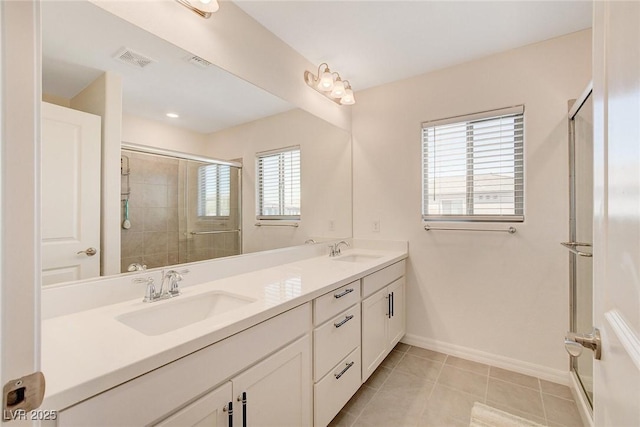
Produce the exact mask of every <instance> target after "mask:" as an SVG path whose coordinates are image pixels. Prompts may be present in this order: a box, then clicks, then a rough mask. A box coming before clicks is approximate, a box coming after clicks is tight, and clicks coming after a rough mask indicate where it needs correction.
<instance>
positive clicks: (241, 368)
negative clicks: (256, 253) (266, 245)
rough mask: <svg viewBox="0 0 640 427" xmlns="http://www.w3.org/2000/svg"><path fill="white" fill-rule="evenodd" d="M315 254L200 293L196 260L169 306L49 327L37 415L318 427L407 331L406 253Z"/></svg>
mask: <svg viewBox="0 0 640 427" xmlns="http://www.w3.org/2000/svg"><path fill="white" fill-rule="evenodd" d="M385 243H386V242H385ZM315 246H318V248H316V249H314V250H312V249H307V248H305V250H306V251H307V252H308V253H309V254H310V255H311V256H309V257H306V258H303V259H298V260H294V261H293V262H288V263H278V264H277V265H272V266H268V267H266V268H260V269H256V270H254V271H250V272H247V273H241V274H233V275H231V276H229V277H225V278H221V279H218V280H213V281H209V282H203V283H198V284H190V283H193V281H191V282H190V279H191V278H192V277H193V278H194V279H193V280H195V278H197V277H206V269H207V268H212V267H211V266H210V265H209V264H210V263H207V262H203V263H197V264H192V265H190V266H189V267H188V268H189V269H190V270H191V271H190V273H189V275H191V274H192V273H193V276H191V277H189V275H186V276H185V280H184V281H183V282H182V283H185V284H186V286H183V287H182V289H181V295H180V296H179V297H176V298H171V299H169V300H164V301H159V302H154V303H143V302H142V296H143V295H142V294H141V295H140V297H139V298H137V299H135V300H126V301H121V302H116V303H112V304H109V305H106V306H99V307H93V308H89V309H87V310H83V311H76V312H72V313H68V314H62V315H58V316H55V317H51V318H48V319H46V320H45V321H44V322H43V372H44V373H45V376H46V378H47V392H46V395H45V402H44V404H43V406H42V408H44V409H49V410H56V411H58V419H57V420H56V422H57V425H60V426H88V425H109V426H114V425H159V426H185V425H201V424H200V423H202V422H207V421H211V423H208V424H207V425H209V424H212V425H236V426H239V425H249V426H251V425H295V426H301V425H316V426H324V425H326V424H328V423H329V422H330V421H331V419H333V417H334V416H335V415H336V414H337V413H338V412H339V411H340V409H341V408H342V407H343V406H344V404H345V403H346V402H347V401H348V400H349V399H350V398H351V396H352V395H353V394H354V393H355V392H356V391H357V390H358V388H359V387H360V386H361V384H362V383H363V382H364V381H366V379H367V378H368V377H369V375H370V374H371V373H372V372H373V370H375V368H376V367H377V366H378V365H379V364H380V363H381V362H382V360H383V359H384V357H386V355H387V354H388V353H389V352H390V351H391V349H392V348H393V346H394V345H395V344H396V343H397V342H398V341H399V340H400V339H401V338H402V336H403V335H404V332H405V313H404V294H405V293H404V286H405V285H404V274H405V261H404V259H405V258H406V257H407V248H406V243H403V242H390V243H389V244H383V242H378V243H377V244H373V246H369V247H368V246H367V245H366V244H360V245H359V244H357V243H356V244H354V246H355V248H354V249H350V250H348V251H345V252H344V253H343V254H341V255H337V256H334V257H330V256H329V255H327V254H326V247H325V245H315ZM385 246H386V247H385ZM287 251H290V252H291V253H292V254H293V253H294V252H295V251H296V249H288V250H287ZM314 251H315V252H314ZM319 251H321V252H324V253H319ZM260 256H266V257H269V254H263V255H260ZM280 256H281V257H282V254H281V255H280ZM297 257H298V258H299V257H300V256H299V255H297ZM262 262H263V263H265V265H268V264H269V262H270V261H268V260H267V261H265V260H263V261H262ZM217 265H218V266H220V265H221V264H220V263H218V264H217ZM153 273H154V272H148V273H146V274H147V275H148V276H152V277H153ZM141 277H145V273H144V272H143V273H141V274H135V275H122V276H119V278H120V279H121V280H124V281H128V282H131V281H132V280H133V279H136V278H138V279H139V278H141ZM44 297H45V299H46V298H47V295H46V293H45V296H44ZM45 304H46V301H45ZM205 420H206V421H205Z"/></svg>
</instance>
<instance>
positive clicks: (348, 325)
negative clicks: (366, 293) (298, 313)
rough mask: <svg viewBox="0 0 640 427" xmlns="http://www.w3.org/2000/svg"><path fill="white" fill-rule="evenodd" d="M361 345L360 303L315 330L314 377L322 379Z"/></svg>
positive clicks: (316, 379)
mask: <svg viewBox="0 0 640 427" xmlns="http://www.w3.org/2000/svg"><path fill="white" fill-rule="evenodd" d="M358 345H360V304H356V305H354V306H352V307H350V308H349V309H348V310H345V311H343V312H342V313H340V314H339V315H337V316H336V317H334V318H333V319H331V320H330V321H328V322H327V323H325V324H324V325H322V326H320V327H319V328H316V329H315V330H314V331H313V348H314V353H313V354H314V358H313V360H314V364H313V365H314V368H313V379H314V380H315V381H318V380H320V378H322V377H323V376H324V375H325V374H326V373H327V372H328V371H329V369H331V368H332V367H334V366H335V365H336V363H338V362H339V361H340V360H342V359H343V358H344V357H345V356H346V355H347V354H349V353H350V352H351V351H352V350H353V349H354V348H356V347H357V346H358Z"/></svg>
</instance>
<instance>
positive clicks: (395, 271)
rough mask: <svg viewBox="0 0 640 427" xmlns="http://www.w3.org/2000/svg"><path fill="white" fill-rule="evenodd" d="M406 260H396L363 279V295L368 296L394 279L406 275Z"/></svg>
mask: <svg viewBox="0 0 640 427" xmlns="http://www.w3.org/2000/svg"><path fill="white" fill-rule="evenodd" d="M404 271H405V261H404V260H402V261H400V262H396V263H395V264H391V265H390V266H389V267H386V268H383V269H382V270H380V271H376V272H375V273H373V274H370V275H368V276H365V277H364V278H363V279H362V297H363V298H364V297H368V296H369V295H371V294H373V293H375V292H376V291H378V290H380V289H382V288H384V287H385V286H387V285H388V284H389V283H391V282H393V281H394V280H396V279H398V278H400V277H402V276H404Z"/></svg>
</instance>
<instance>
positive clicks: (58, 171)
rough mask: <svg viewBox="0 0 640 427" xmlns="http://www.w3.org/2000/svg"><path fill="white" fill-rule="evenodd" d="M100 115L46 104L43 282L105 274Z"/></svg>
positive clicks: (48, 282)
mask: <svg viewBox="0 0 640 427" xmlns="http://www.w3.org/2000/svg"><path fill="white" fill-rule="evenodd" d="M100 121H101V119H100V117H99V116H95V115H93V114H88V113H84V112H81V111H76V110H72V109H70V108H65V107H60V106H58V105H53V104H48V103H45V102H43V103H42V168H41V173H42V284H43V285H50V284H53V283H59V282H67V281H71V280H78V279H85V278H88V277H95V276H99V275H100V255H99V254H98V251H99V250H100V164H101V163H100V141H101V137H100Z"/></svg>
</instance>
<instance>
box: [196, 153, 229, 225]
mask: <svg viewBox="0 0 640 427" xmlns="http://www.w3.org/2000/svg"><path fill="white" fill-rule="evenodd" d="M230 208H231V166H227V165H217V164H211V165H204V166H200V167H199V168H198V216H199V217H228V216H229V211H230Z"/></svg>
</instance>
